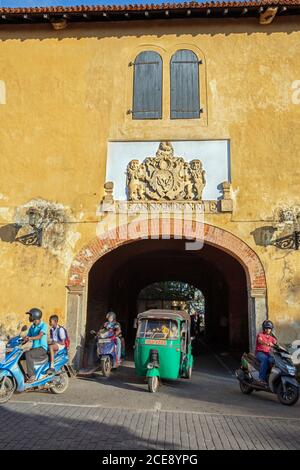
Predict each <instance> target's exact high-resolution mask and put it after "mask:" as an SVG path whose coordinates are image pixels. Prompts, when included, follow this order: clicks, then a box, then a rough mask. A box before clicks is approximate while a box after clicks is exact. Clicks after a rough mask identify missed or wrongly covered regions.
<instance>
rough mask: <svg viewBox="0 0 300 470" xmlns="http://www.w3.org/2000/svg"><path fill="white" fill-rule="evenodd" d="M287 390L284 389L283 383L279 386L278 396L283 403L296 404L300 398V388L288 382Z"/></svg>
mask: <svg viewBox="0 0 300 470" xmlns="http://www.w3.org/2000/svg"><path fill="white" fill-rule="evenodd" d="M286 388H287V390H286V392H285V391H284V389H283V385H282V383H280V384H279V386H278V388H277V398H278V400H279V402H280V403H281V404H282V405H287V406H291V405H295V403H297V401H298V399H299V388H297V387H294V386H293V385H289V384H287V386H286Z"/></svg>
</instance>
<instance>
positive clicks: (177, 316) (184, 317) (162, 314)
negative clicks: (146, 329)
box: [138, 308, 191, 322]
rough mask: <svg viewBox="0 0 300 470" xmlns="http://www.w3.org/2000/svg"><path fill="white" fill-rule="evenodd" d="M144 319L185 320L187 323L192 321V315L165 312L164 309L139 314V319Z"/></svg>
mask: <svg viewBox="0 0 300 470" xmlns="http://www.w3.org/2000/svg"><path fill="white" fill-rule="evenodd" d="M142 318H157V319H159V318H169V319H171V320H176V319H177V320H178V319H179V320H185V321H187V322H190V321H191V317H190V315H189V314H188V313H187V312H185V311H184V310H164V309H154V308H153V309H151V310H146V311H145V312H141V313H139V314H138V319H139V320H141V319H142Z"/></svg>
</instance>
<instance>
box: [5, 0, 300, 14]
mask: <svg viewBox="0 0 300 470" xmlns="http://www.w3.org/2000/svg"><path fill="white" fill-rule="evenodd" d="M270 5H272V6H277V5H279V6H300V0H252V1H251V0H250V1H237V2H230V1H229V2H219V1H216V2H205V3H198V2H183V3H162V4H153V3H151V4H150V3H149V4H129V5H77V6H69V7H68V6H47V7H24V8H0V13H1V14H5V13H7V14H26V13H41V14H43V13H85V12H90V13H93V12H95V13H96V12H103V11H115V12H118V11H120V12H122V11H146V10H147V11H155V10H180V9H186V8H190V9H196V8H197V9H200V10H201V9H207V8H210V9H214V8H234V7H260V6H270Z"/></svg>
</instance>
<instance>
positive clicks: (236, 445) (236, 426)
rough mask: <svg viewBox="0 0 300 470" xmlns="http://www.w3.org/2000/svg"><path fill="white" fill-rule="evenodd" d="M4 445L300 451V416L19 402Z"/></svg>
mask: <svg viewBox="0 0 300 470" xmlns="http://www.w3.org/2000/svg"><path fill="white" fill-rule="evenodd" d="M0 426H1V429H4V430H5V431H4V432H1V434H0V449H106V450H109V449H118V450H120V449H121V450H122V449H126V450H128V449H135V450H136V449H148V450H149V449H157V450H158V449H160V450H162V449H168V450H172V449H184V450H188V449H192V450H196V449H200V450H201V449H203V450H205V449H237V450H238V449H261V450H263V449H300V419H299V418H295V419H293V418H282V417H279V418H270V417H269V418H267V419H266V418H265V417H264V416H248V415H225V414H223V415H222V414H212V413H204V412H200V413H197V412H178V411H174V412H171V411H161V410H159V409H157V410H149V411H146V410H136V411H135V410H132V409H130V410H129V409H122V408H106V407H101V406H94V407H93V406H88V405H87V406H85V405H66V404H56V405H54V404H46V403H36V402H13V403H9V404H7V405H4V406H2V407H1V409H0Z"/></svg>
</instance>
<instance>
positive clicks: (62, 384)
mask: <svg viewBox="0 0 300 470" xmlns="http://www.w3.org/2000/svg"><path fill="white" fill-rule="evenodd" d="M57 378H58V379H59V382H58V383H57V384H55V385H53V386H52V387H51V388H50V391H51V393H54V394H55V395H59V394H60V393H64V392H65V391H66V390H67V388H68V386H69V376H68V374H67V373H66V372H62V373H61V374H60V375H59V376H58V377H57Z"/></svg>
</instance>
